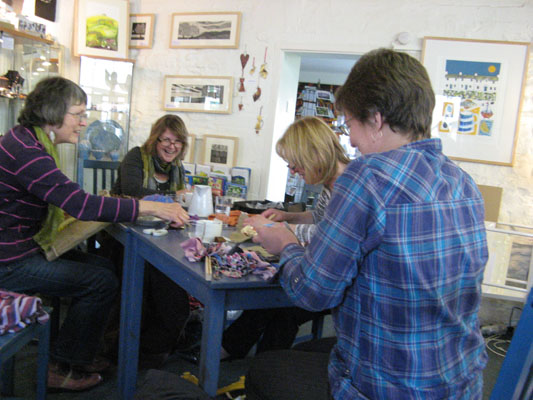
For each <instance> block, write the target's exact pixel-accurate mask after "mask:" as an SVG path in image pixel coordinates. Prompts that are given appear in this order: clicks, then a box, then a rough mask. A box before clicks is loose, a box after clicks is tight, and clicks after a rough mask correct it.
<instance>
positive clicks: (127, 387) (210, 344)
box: [107, 224, 292, 399]
mask: <svg viewBox="0 0 533 400" xmlns="http://www.w3.org/2000/svg"><path fill="white" fill-rule="evenodd" d="M142 229H143V228H142V227H137V226H127V225H124V224H116V225H111V226H110V227H109V228H107V231H108V232H109V233H110V234H111V235H113V236H114V237H115V238H116V239H118V240H119V241H120V242H122V243H123V244H124V246H125V252H124V269H123V270H124V272H123V276H122V300H121V312H120V347H119V364H118V385H119V396H120V398H121V399H131V398H133V395H134V392H135V385H136V382H137V362H138V356H139V337H140V322H141V309H142V307H141V306H142V286H143V276H144V261H145V260H146V261H148V262H149V263H150V264H152V265H154V266H155V267H156V268H157V269H159V270H160V271H161V272H163V273H164V274H165V275H167V276H168V277H169V278H170V279H172V280H173V281H174V282H176V283H177V284H178V285H180V286H181V287H182V288H183V289H185V290H186V291H187V292H188V293H190V294H191V295H192V296H194V297H196V298H197V299H198V300H200V301H201V302H202V303H203V304H204V307H205V308H204V321H203V327H202V343H201V353H200V376H199V380H200V386H201V387H203V389H204V390H205V391H206V392H207V393H208V394H209V395H210V396H214V395H215V394H216V390H217V386H218V375H219V365H220V349H221V343H222V332H223V329H224V319H225V312H226V310H246V309H256V308H274V307H290V306H292V304H291V302H290V301H289V299H288V298H287V296H286V295H285V293H284V291H283V289H282V288H281V286H280V285H279V284H271V283H267V282H265V281H263V280H262V279H261V278H259V277H256V276H253V275H248V276H246V277H244V278H241V279H232V278H227V277H222V278H221V279H220V280H208V279H206V276H205V272H204V263H203V261H202V262H194V263H191V262H189V261H188V260H187V259H186V258H185V255H184V251H183V249H182V248H181V246H180V243H182V242H183V241H184V240H186V239H187V238H188V230H184V231H183V230H170V231H169V233H168V235H165V236H159V237H154V236H152V235H146V234H143V233H142Z"/></svg>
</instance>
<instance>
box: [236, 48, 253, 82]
mask: <svg viewBox="0 0 533 400" xmlns="http://www.w3.org/2000/svg"><path fill="white" fill-rule="evenodd" d="M240 58H241V67H242V70H241V77H240V78H239V82H240V85H239V92H245V91H246V89H245V88H244V67H246V64H248V60H249V59H250V55H249V54H248V53H247V52H246V46H244V53H242V54H241V56H240Z"/></svg>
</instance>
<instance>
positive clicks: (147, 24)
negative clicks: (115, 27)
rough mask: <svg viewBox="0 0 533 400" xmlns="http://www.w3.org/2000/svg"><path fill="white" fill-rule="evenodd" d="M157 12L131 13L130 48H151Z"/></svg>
mask: <svg viewBox="0 0 533 400" xmlns="http://www.w3.org/2000/svg"><path fill="white" fill-rule="evenodd" d="M154 19H155V14H130V49H151V48H152V39H153V37H154Z"/></svg>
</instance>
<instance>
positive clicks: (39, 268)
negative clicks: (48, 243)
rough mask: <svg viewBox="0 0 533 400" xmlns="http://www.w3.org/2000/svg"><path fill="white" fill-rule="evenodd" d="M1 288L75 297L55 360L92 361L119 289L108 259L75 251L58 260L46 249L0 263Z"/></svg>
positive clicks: (56, 343) (65, 322) (59, 336)
mask: <svg viewBox="0 0 533 400" xmlns="http://www.w3.org/2000/svg"><path fill="white" fill-rule="evenodd" d="M0 287H2V288H5V289H7V290H10V291H13V292H19V293H27V294H28V293H29V294H33V293H37V292H38V293H40V294H43V295H47V296H60V297H71V298H72V301H71V304H70V307H69V309H68V312H67V315H66V317H65V320H64V322H63V324H62V326H61V329H60V330H59V333H58V336H57V340H56V342H55V344H54V345H53V348H52V351H51V356H52V358H53V359H54V360H56V361H60V362H66V363H69V364H75V365H84V364H90V363H91V362H92V361H93V359H94V356H95V355H96V352H97V350H98V347H99V345H100V344H101V340H102V336H103V333H104V329H105V326H106V323H107V318H108V314H109V311H110V309H111V304H112V303H113V301H114V299H115V297H116V295H117V292H118V287H119V284H118V279H117V277H116V274H115V272H114V267H113V264H112V263H111V262H109V261H108V260H107V259H105V258H102V257H99V256H96V255H93V254H88V253H84V252H81V251H77V250H72V251H70V252H68V253H66V254H64V255H63V256H61V257H60V258H58V259H56V260H54V261H47V260H46V258H45V257H44V256H43V255H42V254H36V255H34V256H32V257H28V258H25V259H23V260H20V261H14V262H12V263H9V264H8V265H5V266H0Z"/></svg>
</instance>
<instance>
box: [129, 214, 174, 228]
mask: <svg viewBox="0 0 533 400" xmlns="http://www.w3.org/2000/svg"><path fill="white" fill-rule="evenodd" d="M135 224H136V225H139V226H146V227H149V228H156V229H161V228H165V227H166V226H167V225H168V223H167V221H163V220H162V219H161V218H157V217H152V216H149V215H147V216H142V217H139V218H137V221H135Z"/></svg>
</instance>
